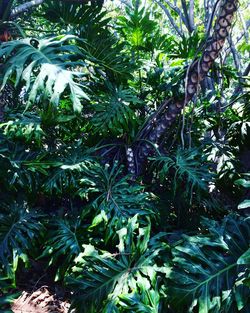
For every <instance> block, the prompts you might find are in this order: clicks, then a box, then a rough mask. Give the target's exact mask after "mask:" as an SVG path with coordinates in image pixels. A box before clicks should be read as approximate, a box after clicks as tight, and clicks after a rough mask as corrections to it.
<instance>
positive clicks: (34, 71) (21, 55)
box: [0, 35, 88, 112]
mask: <svg viewBox="0 0 250 313" xmlns="http://www.w3.org/2000/svg"><path fill="white" fill-rule="evenodd" d="M72 40H77V37H75V36H69V35H68V36H61V37H55V38H50V39H41V40H38V39H23V40H13V41H10V42H7V43H3V44H2V45H1V48H0V58H1V57H2V56H5V59H4V66H3V80H2V87H1V88H3V87H4V86H5V84H6V82H7V80H8V79H10V78H11V77H12V76H13V75H14V77H15V83H16V85H18V84H19V83H20V82H22V81H24V82H25V86H26V92H29V97H28V105H30V104H31V103H35V102H36V101H37V100H38V96H39V95H41V96H42V97H43V98H49V100H50V101H51V103H52V104H54V105H56V106H58V104H59V100H60V98H61V97H62V95H63V93H64V91H65V90H66V89H68V90H69V92H70V99H71V101H72V103H73V108H74V110H75V111H77V112H79V111H81V108H82V105H81V99H83V98H85V99H88V96H87V94H86V92H85V91H84V90H83V86H82V85H80V84H79V83H77V82H76V81H75V78H78V77H80V76H82V74H80V73H78V72H74V71H72V70H69V67H71V68H72V67H73V66H76V65H81V66H84V64H83V63H82V62H78V63H75V62H72V61H71V59H72V56H74V57H76V56H77V55H78V56H79V55H80V51H79V50H78V49H77V47H76V46H75V45H72V44H70V45H66V44H65V42H67V41H71V42H72Z"/></svg>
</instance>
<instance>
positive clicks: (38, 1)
mask: <svg viewBox="0 0 250 313" xmlns="http://www.w3.org/2000/svg"><path fill="white" fill-rule="evenodd" d="M44 1H45V0H32V1H29V2H25V3H23V4H20V5H19V6H17V7H15V8H14V9H13V10H12V12H11V15H10V17H12V18H13V17H16V16H17V15H19V14H21V13H23V12H25V11H27V10H29V9H30V8H32V7H35V6H38V5H40V4H42V3H43V2H44Z"/></svg>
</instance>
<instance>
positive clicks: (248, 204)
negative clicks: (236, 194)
mask: <svg viewBox="0 0 250 313" xmlns="http://www.w3.org/2000/svg"><path fill="white" fill-rule="evenodd" d="M247 208H250V200H244V201H243V202H241V203H240V204H239V205H238V209H240V210H242V209H247Z"/></svg>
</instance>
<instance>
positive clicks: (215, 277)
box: [167, 216, 250, 313]
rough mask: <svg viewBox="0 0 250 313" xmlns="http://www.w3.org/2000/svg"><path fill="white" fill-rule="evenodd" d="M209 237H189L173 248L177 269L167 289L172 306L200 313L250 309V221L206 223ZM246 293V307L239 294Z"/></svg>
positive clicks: (171, 276) (236, 219)
mask: <svg viewBox="0 0 250 313" xmlns="http://www.w3.org/2000/svg"><path fill="white" fill-rule="evenodd" d="M204 226H206V227H207V228H208V234H207V236H205V235H201V236H192V237H189V236H185V237H184V242H183V243H181V244H178V245H177V246H176V247H175V248H173V257H174V258H173V269H172V273H171V274H170V281H169V282H168V285H167V290H168V292H169V297H170V301H171V305H172V306H173V307H174V308H176V309H178V310H180V311H181V308H182V307H184V308H186V311H187V312H189V311H192V310H196V311H197V312H199V313H208V312H209V313H210V312H220V308H223V311H225V312H234V311H236V310H237V307H235V303H237V305H238V306H239V307H241V308H243V307H245V306H246V305H247V299H249V297H250V289H248V288H247V287H245V286H243V283H242V281H243V280H244V279H245V278H247V277H248V267H247V266H246V265H245V263H246V262H248V257H249V244H250V219H249V218H243V217H237V216H228V217H226V218H225V219H224V220H223V222H222V223H221V224H219V223H217V222H214V221H211V220H206V221H205V225H204ZM239 265H240V266H239ZM242 292H244V294H245V296H244V297H245V299H246V301H244V303H243V302H242V299H241V298H240V297H239V293H242Z"/></svg>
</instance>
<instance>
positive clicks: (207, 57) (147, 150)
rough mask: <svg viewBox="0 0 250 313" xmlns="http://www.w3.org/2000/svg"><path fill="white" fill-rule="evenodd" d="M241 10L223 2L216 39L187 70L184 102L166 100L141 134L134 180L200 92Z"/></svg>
mask: <svg viewBox="0 0 250 313" xmlns="http://www.w3.org/2000/svg"><path fill="white" fill-rule="evenodd" d="M237 7H238V0H223V1H222V2H221V6H220V11H219V15H218V18H217V20H216V22H215V25H214V29H213V34H212V36H211V37H210V38H208V40H207V42H206V44H205V46H204V48H203V53H202V55H201V57H200V58H198V59H195V60H194V61H193V63H192V64H191V65H190V66H189V68H188V70H187V74H186V84H185V86H186V91H185V97H184V98H183V99H181V100H176V99H170V100H166V101H165V102H164V103H163V105H162V107H161V108H160V110H161V112H158V113H156V114H155V115H154V117H152V118H151V119H150V123H149V124H148V125H147V126H146V127H145V128H144V129H143V131H142V132H141V133H142V134H143V135H142V136H141V137H140V138H139V140H140V142H139V144H137V145H136V146H134V147H133V156H134V160H133V161H132V162H129V160H128V164H129V166H128V169H129V172H130V173H131V174H132V175H133V176H134V177H136V176H138V175H140V174H142V172H143V171H144V170H145V166H146V163H147V159H148V157H149V156H152V155H153V153H154V151H155V148H154V146H156V145H159V144H160V143H161V142H162V140H163V139H164V137H165V135H166V134H167V133H168V131H169V129H170V127H171V126H172V125H173V123H175V121H176V118H177V117H178V116H179V115H180V113H181V111H182V109H183V108H184V106H185V105H186V104H187V103H188V102H189V101H190V100H191V99H192V98H193V97H194V95H195V94H196V93H197V91H198V87H199V84H200V83H201V81H203V80H204V78H205V77H206V75H207V73H208V71H209V70H210V69H211V67H212V64H213V62H214V60H215V59H216V58H217V57H218V55H219V53H220V51H221V49H222V47H223V45H224V43H225V40H226V38H227V37H228V35H229V32H230V30H231V26H232V21H233V16H234V14H235V12H236V11H237ZM131 156H132V153H131V152H130V159H131Z"/></svg>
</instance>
